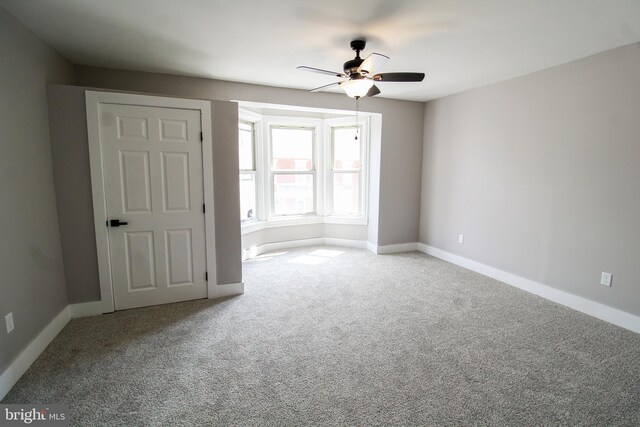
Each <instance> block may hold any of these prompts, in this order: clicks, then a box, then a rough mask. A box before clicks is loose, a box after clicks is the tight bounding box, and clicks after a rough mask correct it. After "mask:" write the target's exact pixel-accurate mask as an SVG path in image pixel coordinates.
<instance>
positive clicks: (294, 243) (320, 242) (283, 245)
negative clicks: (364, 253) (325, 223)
mask: <svg viewBox="0 0 640 427" xmlns="http://www.w3.org/2000/svg"><path fill="white" fill-rule="evenodd" d="M326 245H328V246H346V247H351V248H360V249H366V248H367V242H366V241H364V240H350V239H334V238H332V237H317V238H314V239H299V240H287V241H284V242H274V243H265V244H264V245H260V246H252V247H250V248H246V249H243V250H242V261H246V260H248V259H251V258H255V257H257V256H259V255H262V254H263V253H265V252H271V251H279V250H282V249H292V248H300V247H305V246H326Z"/></svg>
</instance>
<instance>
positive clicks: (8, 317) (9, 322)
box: [4, 313, 14, 334]
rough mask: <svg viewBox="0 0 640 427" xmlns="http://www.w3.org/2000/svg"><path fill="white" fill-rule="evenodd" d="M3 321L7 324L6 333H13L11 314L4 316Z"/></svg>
mask: <svg viewBox="0 0 640 427" xmlns="http://www.w3.org/2000/svg"><path fill="white" fill-rule="evenodd" d="M4 321H5V323H6V324H7V333H8V334H9V333H11V331H13V327H14V326H13V313H9V314H7V315H6V316H4Z"/></svg>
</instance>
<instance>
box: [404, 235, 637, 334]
mask: <svg viewBox="0 0 640 427" xmlns="http://www.w3.org/2000/svg"><path fill="white" fill-rule="evenodd" d="M417 245H418V249H419V250H420V251H421V252H424V253H426V254H429V255H432V256H434V257H436V258H440V259H443V260H445V261H448V262H450V263H452V264H456V265H459V266H461V267H464V268H467V269H469V270H472V271H475V272H476V273H480V274H483V275H485V276H489V277H491V278H494V279H496V280H499V281H501V282H504V283H506V284H508V285H511V286H515V287H516V288H519V289H522V290H524V291H527V292H529V293H532V294H534V295H538V296H540V297H542V298H545V299H548V300H550V301H553V302H556V303H558V304H562V305H564V306H566V307H569V308H572V309H574V310H578V311H580V312H582V313H584V314H588V315H590V316H593V317H596V318H598V319H601V320H604V321H606V322H609V323H613V324H614V325H618V326H621V327H623V328H625V329H628V330H630V331H633V332H637V333H640V317H639V316H636V315H633V314H631V313H627V312H626V311H622V310H618V309H617V308H613V307H610V306H608V305H605V304H602V303H599V302H595V301H592V300H590V299H587V298H584V297H580V296H578V295H574V294H571V293H569V292H565V291H561V290H559V289H556V288H553V287H551V286H548V285H544V284H542V283H539V282H535V281H533V280H529V279H525V278H524V277H520V276H517V275H515V274H512V273H508V272H506V271H503V270H499V269H497V268H494V267H491V266H489V265H486V264H482V263H480V262H477V261H473V260H470V259H468V258H465V257H462V256H460V255H456V254H452V253H450V252H447V251H443V250H442V249H438V248H434V247H433V246H428V245H425V244H424V243H418V244H417Z"/></svg>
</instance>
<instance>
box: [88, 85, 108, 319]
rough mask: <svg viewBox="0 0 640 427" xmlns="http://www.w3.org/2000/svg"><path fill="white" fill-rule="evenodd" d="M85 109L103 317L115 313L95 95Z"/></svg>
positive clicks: (89, 99)
mask: <svg viewBox="0 0 640 427" xmlns="http://www.w3.org/2000/svg"><path fill="white" fill-rule="evenodd" d="M85 98H86V108H87V136H88V141H89V165H90V171H91V194H92V198H93V222H94V229H95V234H96V250H97V253H98V277H99V280H100V300H101V301H102V304H103V307H102V310H103V312H105V313H108V312H112V311H114V309H115V306H114V301H113V289H112V280H111V256H110V254H109V230H108V229H107V227H104V226H102V224H104V221H106V219H107V202H106V199H105V191H104V171H103V167H102V148H101V144H100V126H99V117H98V103H99V100H100V97H99V94H98V93H97V92H90V91H87V92H86V93H85Z"/></svg>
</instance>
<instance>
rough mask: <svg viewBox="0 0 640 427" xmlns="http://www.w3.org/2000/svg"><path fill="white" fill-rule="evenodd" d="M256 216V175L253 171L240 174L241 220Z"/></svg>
mask: <svg viewBox="0 0 640 427" xmlns="http://www.w3.org/2000/svg"><path fill="white" fill-rule="evenodd" d="M255 217H256V176H255V174H252V173H241V174H240V220H242V221H246V220H249V219H253V218H255Z"/></svg>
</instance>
